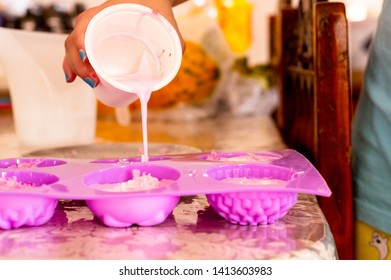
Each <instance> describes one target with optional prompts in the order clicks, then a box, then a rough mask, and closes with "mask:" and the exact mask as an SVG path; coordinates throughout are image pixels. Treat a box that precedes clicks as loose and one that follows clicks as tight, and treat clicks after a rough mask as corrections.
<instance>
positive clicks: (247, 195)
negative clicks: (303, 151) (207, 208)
mask: <svg viewBox="0 0 391 280" xmlns="http://www.w3.org/2000/svg"><path fill="white" fill-rule="evenodd" d="M206 173H207V176H208V177H210V178H212V179H214V180H218V181H221V180H225V179H231V178H238V179H243V178H248V179H250V180H251V179H256V180H258V179H261V180H263V179H265V180H268V183H267V184H263V183H259V184H258V183H255V181H256V180H255V181H254V185H259V186H260V188H259V190H251V191H240V192H228V193H217V194H207V195H206V197H207V199H208V202H209V204H210V205H211V206H212V207H213V209H215V211H216V212H217V213H218V214H220V216H222V217H223V218H224V219H226V220H227V221H229V222H230V223H233V224H240V225H264V224H271V223H274V222H276V221H277V220H279V219H280V218H282V217H283V216H285V214H286V213H287V212H288V210H289V209H290V208H291V207H292V206H293V205H294V204H295V203H296V201H297V195H298V194H297V193H295V192H285V191H270V189H269V190H265V187H267V188H269V187H272V185H273V184H274V183H273V182H274V181H273V180H277V182H278V181H280V180H281V181H290V180H295V179H297V178H298V176H299V175H297V173H296V172H295V171H294V170H291V169H289V168H284V167H280V166H273V165H249V164H243V165H228V166H220V167H213V168H209V169H208V170H207V172H206ZM227 184H230V183H229V182H227ZM236 184H238V183H236ZM243 187H245V185H243Z"/></svg>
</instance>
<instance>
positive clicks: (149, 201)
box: [84, 164, 180, 227]
mask: <svg viewBox="0 0 391 280" xmlns="http://www.w3.org/2000/svg"><path fill="white" fill-rule="evenodd" d="M133 170H139V171H140V173H141V174H144V173H145V174H150V175H151V176H153V177H155V178H157V179H159V181H160V180H163V179H166V180H172V181H176V180H178V178H179V177H180V172H179V171H178V170H176V169H174V168H171V167H165V166H156V165H149V164H134V165H127V166H120V167H114V168H108V169H105V170H101V171H99V172H94V173H91V174H89V175H87V176H86V177H85V179H84V182H85V184H86V185H87V186H92V185H96V184H98V185H99V184H119V183H122V182H127V181H129V180H132V178H133ZM126 193H127V194H128V195H127V196H119V197H118V196H116V197H112V198H101V199H94V200H87V201H86V203H87V206H88V207H89V209H90V210H91V211H92V213H93V214H94V215H95V216H96V217H98V218H99V219H100V220H101V221H102V222H103V223H104V224H105V225H106V226H110V227H129V226H131V225H139V226H153V225H157V224H160V223H162V222H164V221H165V220H166V218H167V217H168V215H169V214H171V212H172V210H173V209H174V207H175V206H176V205H177V204H178V202H179V198H180V196H175V195H159V194H153V195H151V194H149V195H138V196H131V195H129V192H126Z"/></svg>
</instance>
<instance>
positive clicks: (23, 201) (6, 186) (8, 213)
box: [0, 170, 59, 229]
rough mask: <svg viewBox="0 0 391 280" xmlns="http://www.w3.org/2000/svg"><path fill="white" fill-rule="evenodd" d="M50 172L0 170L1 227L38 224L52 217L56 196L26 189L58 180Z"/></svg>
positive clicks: (10, 227) (8, 227)
mask: <svg viewBox="0 0 391 280" xmlns="http://www.w3.org/2000/svg"><path fill="white" fill-rule="evenodd" d="M58 180H59V179H58V177H57V176H54V175H52V174H49V173H40V172H27V171H19V170H18V171H10V172H1V173H0V228H1V229H12V228H19V227H21V226H39V225H43V224H45V223H46V222H47V221H49V220H50V219H51V217H52V216H53V214H54V210H55V208H56V205H57V202H58V200H57V199H54V198H49V197H44V196H41V195H39V194H38V193H37V194H31V193H26V192H23V191H24V190H29V189H31V188H33V189H37V188H40V187H43V186H44V185H48V184H52V183H55V182H57V181H58Z"/></svg>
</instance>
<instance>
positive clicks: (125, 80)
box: [115, 38, 161, 162]
mask: <svg viewBox="0 0 391 280" xmlns="http://www.w3.org/2000/svg"><path fill="white" fill-rule="evenodd" d="M137 39H138V40H140V38H137ZM141 46H142V48H143V50H142V55H141V59H140V60H139V62H138V63H136V64H137V65H136V67H135V69H133V70H132V71H130V72H128V73H126V74H122V75H119V76H116V77H115V80H116V81H118V82H121V83H122V84H124V85H129V86H131V88H132V89H133V90H132V91H133V92H132V93H134V94H135V95H137V97H138V98H139V100H140V105H141V124H142V135H143V153H142V156H141V162H148V161H149V153H148V125H147V122H148V101H149V99H150V97H151V94H152V88H153V87H154V85H155V84H156V83H157V82H158V81H159V79H160V76H161V74H160V62H159V59H158V57H157V56H156V55H153V54H154V53H156V52H153V51H152V48H151V47H150V46H149V44H148V43H147V42H143V44H141ZM133 67H134V65H133Z"/></svg>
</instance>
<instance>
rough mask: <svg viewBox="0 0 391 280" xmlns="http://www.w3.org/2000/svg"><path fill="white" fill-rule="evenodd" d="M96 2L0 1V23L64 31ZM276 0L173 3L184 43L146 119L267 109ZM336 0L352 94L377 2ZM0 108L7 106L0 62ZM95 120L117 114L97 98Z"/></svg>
mask: <svg viewBox="0 0 391 280" xmlns="http://www.w3.org/2000/svg"><path fill="white" fill-rule="evenodd" d="M100 2H103V1H93V0H84V1H81V0H17V1H15V0H0V26H2V27H7V28H15V29H24V30H30V31H41V32H54V33H69V32H70V31H71V30H72V28H73V24H74V20H75V17H76V16H77V15H78V14H79V13H81V12H82V11H83V10H85V9H86V8H88V7H90V6H92V5H97V4H99V3H100ZM278 2H279V1H277V0H269V1H264V0H190V1H188V2H186V3H185V4H183V5H180V6H178V7H176V8H175V13H176V16H177V20H178V24H179V26H180V28H181V31H182V35H183V36H184V38H185V40H186V41H187V46H188V47H187V51H186V52H185V55H184V57H183V63H182V67H181V69H180V71H179V73H178V75H177V77H176V78H175V79H174V80H173V82H172V83H171V84H169V85H168V86H166V87H165V88H163V89H161V90H160V92H158V93H156V94H153V95H152V98H151V101H150V103H149V108H150V118H159V119H167V120H173V121H192V120H198V119H201V118H207V117H213V116H214V115H216V114H218V113H219V112H220V111H224V112H229V113H231V114H233V115H237V116H240V115H269V114H272V113H273V111H274V110H275V108H276V106H277V103H278V96H277V91H276V90H275V88H274V85H275V73H274V71H273V69H271V68H270V67H269V58H270V54H269V47H270V46H269V38H270V34H269V17H270V16H271V15H272V14H273V13H275V12H276V10H277V6H278ZM293 2H298V1H293ZM339 2H344V3H345V4H346V11H347V16H348V19H349V26H350V37H351V39H350V55H351V60H350V62H351V67H352V80H353V96H354V97H355V98H357V97H358V95H359V91H360V87H361V82H362V73H363V69H364V68H365V65H366V60H367V54H368V49H369V47H370V42H371V39H372V36H373V34H374V32H375V30H376V20H377V17H378V14H379V12H380V9H381V5H382V0H345V1H339ZM59 67H60V68H61V65H59ZM64 82H65V81H64ZM0 109H9V110H12V100H11V98H10V96H9V93H8V85H7V79H6V75H5V73H4V70H2V68H1V65H0ZM126 110H127V112H128V113H130V114H131V117H132V118H138V117H139V104H138V103H137V102H135V103H134V104H131V105H130V106H129V108H126ZM98 118H116V112H115V111H114V109H113V108H108V107H106V106H105V105H103V104H100V103H99V102H98ZM117 118H118V116H117ZM124 125H126V122H124Z"/></svg>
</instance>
